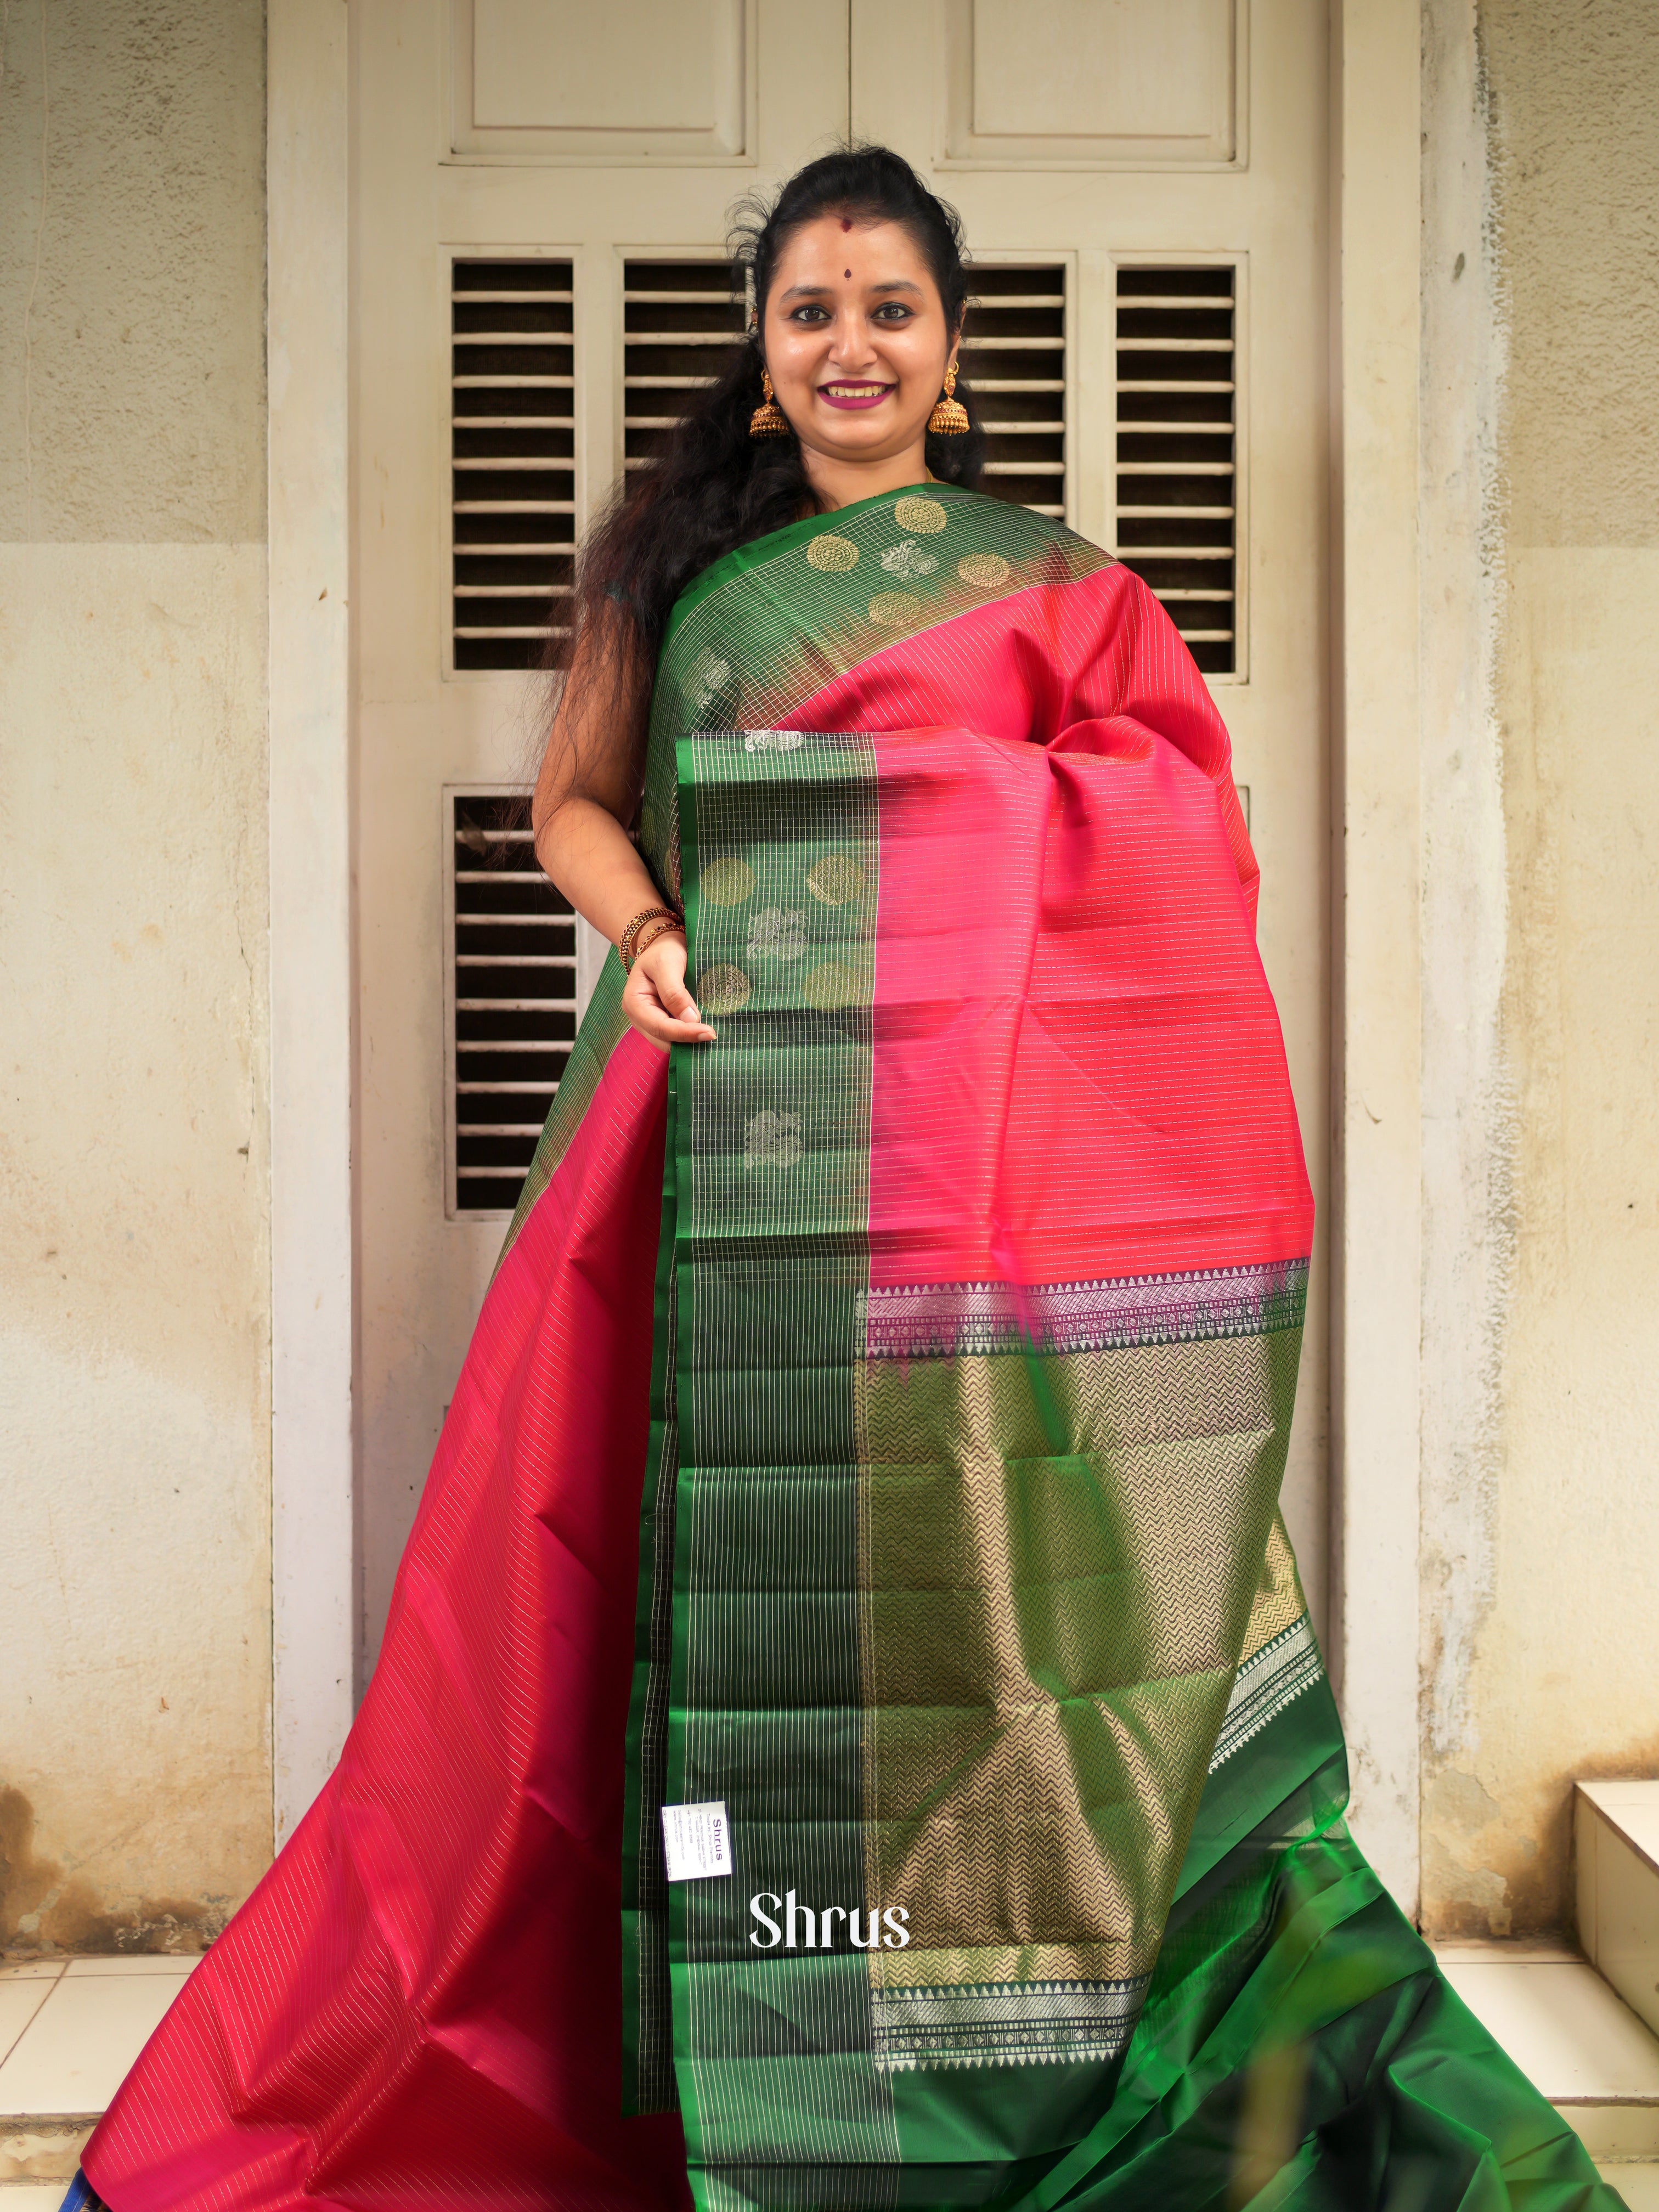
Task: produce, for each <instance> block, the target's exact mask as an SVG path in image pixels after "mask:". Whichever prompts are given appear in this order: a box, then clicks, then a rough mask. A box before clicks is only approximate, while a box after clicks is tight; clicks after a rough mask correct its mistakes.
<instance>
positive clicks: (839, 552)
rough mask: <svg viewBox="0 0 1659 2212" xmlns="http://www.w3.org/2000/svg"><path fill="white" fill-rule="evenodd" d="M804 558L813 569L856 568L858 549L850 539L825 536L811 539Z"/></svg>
mask: <svg viewBox="0 0 1659 2212" xmlns="http://www.w3.org/2000/svg"><path fill="white" fill-rule="evenodd" d="M806 557H807V559H808V561H809V562H811V565H812V566H813V568H857V567H858V565H859V549H858V547H857V546H856V545H854V543H853V541H852V539H851V538H836V537H835V536H833V535H826V536H824V537H823V538H813V540H812V542H811V544H810V545H808V547H807V549H806Z"/></svg>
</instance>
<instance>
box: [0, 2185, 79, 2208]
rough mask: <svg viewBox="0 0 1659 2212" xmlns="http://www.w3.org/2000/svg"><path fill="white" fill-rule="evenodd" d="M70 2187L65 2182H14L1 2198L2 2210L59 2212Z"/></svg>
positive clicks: (0, 2206) (0, 2205)
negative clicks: (65, 2193)
mask: <svg viewBox="0 0 1659 2212" xmlns="http://www.w3.org/2000/svg"><path fill="white" fill-rule="evenodd" d="M67 2187H68V2183H67V2182H63V2181H14V2182H12V2183H10V2184H9V2185H8V2187H7V2189H6V2191H5V2193H4V2195H3V2196H0V2208H3V2212H58V2206H59V2205H60V2204H61V2203H63V2201H64V2191H65V2189H66V2188H67Z"/></svg>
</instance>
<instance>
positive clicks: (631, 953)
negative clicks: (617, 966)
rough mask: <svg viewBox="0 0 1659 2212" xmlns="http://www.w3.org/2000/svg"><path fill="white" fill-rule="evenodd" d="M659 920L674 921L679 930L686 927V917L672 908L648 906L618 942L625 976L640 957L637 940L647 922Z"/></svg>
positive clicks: (635, 918)
mask: <svg viewBox="0 0 1659 2212" xmlns="http://www.w3.org/2000/svg"><path fill="white" fill-rule="evenodd" d="M659 920H660V921H671V922H672V923H673V924H674V925H675V927H677V928H683V927H684V917H683V916H682V915H680V914H678V912H677V911H676V909H675V908H672V907H669V906H648V907H647V908H644V909H643V911H642V912H641V913H639V914H636V915H635V917H634V919H633V921H630V922H629V925H628V927H627V928H626V929H625V930H623V933H622V935H621V936H620V937H619V938H618V939H617V951H618V952H619V953H620V954H621V955H622V964H623V973H624V974H626V973H627V971H628V970H629V969H630V968H631V967H632V966H633V965H634V963H635V961H636V960H637V959H638V958H639V957H640V952H641V946H640V945H639V943H638V941H637V940H638V938H639V933H640V932H641V930H642V929H643V928H644V927H645V925H646V923H647V921H659Z"/></svg>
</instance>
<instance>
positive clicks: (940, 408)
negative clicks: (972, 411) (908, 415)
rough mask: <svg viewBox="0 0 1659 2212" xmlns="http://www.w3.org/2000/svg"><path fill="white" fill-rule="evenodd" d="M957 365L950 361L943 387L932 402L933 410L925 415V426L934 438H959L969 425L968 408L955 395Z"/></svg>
mask: <svg viewBox="0 0 1659 2212" xmlns="http://www.w3.org/2000/svg"><path fill="white" fill-rule="evenodd" d="M956 389H957V365H956V363H955V362H951V366H950V367H949V368H947V369H946V370H945V389H944V391H943V392H941V393H940V395H939V398H937V399H936V400H935V401H934V402H933V413H932V414H931V415H930V416H928V417H927V428H928V430H929V432H930V433H931V434H932V435H933V437H935V438H959V437H961V436H962V435H963V432H964V431H965V430H966V429H968V428H969V422H968V410H967V409H966V408H965V407H964V406H963V404H962V402H961V400H959V399H958V398H957V397H956Z"/></svg>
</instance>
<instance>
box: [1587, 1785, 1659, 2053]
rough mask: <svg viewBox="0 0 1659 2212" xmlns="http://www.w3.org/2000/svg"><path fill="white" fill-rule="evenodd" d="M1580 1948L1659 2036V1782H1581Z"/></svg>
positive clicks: (1633, 2010)
mask: <svg viewBox="0 0 1659 2212" xmlns="http://www.w3.org/2000/svg"><path fill="white" fill-rule="evenodd" d="M1572 1841H1573V1856H1574V1859H1575V1862H1576V1875H1577V1904H1578V1940H1579V1942H1580V1943H1581V1944H1582V1945H1583V1949H1584V1955H1585V1957H1586V1958H1587V1959H1589V1960H1590V1962H1591V1964H1592V1965H1593V1966H1595V1969H1596V1971H1597V1972H1599V1973H1601V1974H1604V1975H1605V1976H1606V1977H1607V1980H1608V1981H1609V1982H1611V1983H1612V1984H1613V1988H1614V1989H1616V1990H1618V1992H1619V1994H1620V1996H1621V1997H1623V1999H1624V2000H1625V2002H1626V2004H1627V2005H1628V2006H1629V2007H1630V2008H1631V2010H1632V2012H1635V2013H1639V2014H1640V2015H1641V2016H1642V2018H1643V2019H1644V2021H1646V2022H1647V2024H1648V2026H1649V2027H1650V2028H1651V2029H1652V2030H1653V2031H1654V2033H1655V2034H1656V2035H1659V1782H1581V1783H1579V1784H1578V1785H1577V1788H1576V1790H1574V1791H1573V1806H1572Z"/></svg>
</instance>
